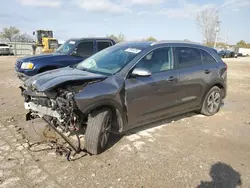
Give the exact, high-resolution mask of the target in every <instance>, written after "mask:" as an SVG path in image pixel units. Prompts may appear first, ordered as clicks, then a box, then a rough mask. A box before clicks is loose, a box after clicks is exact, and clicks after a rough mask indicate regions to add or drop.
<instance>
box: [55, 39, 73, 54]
mask: <svg viewBox="0 0 250 188" xmlns="http://www.w3.org/2000/svg"><path fill="white" fill-rule="evenodd" d="M75 46H76V41H73V40H70V41H66V42H65V43H64V44H62V45H61V46H59V48H57V49H56V51H55V52H57V53H63V54H67V53H68V52H69V51H71V50H72V49H73V48H75Z"/></svg>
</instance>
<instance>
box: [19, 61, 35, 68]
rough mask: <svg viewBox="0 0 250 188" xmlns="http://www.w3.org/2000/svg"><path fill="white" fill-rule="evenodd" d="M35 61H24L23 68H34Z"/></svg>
mask: <svg viewBox="0 0 250 188" xmlns="http://www.w3.org/2000/svg"><path fill="white" fill-rule="evenodd" d="M33 66H34V65H33V63H31V62H24V63H22V66H21V69H33Z"/></svg>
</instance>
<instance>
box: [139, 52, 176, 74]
mask: <svg viewBox="0 0 250 188" xmlns="http://www.w3.org/2000/svg"><path fill="white" fill-rule="evenodd" d="M171 51H172V50H171V48H160V49H156V50H154V51H152V52H150V53H149V54H147V55H146V56H145V57H144V58H143V59H142V60H140V62H139V63H138V64H137V65H136V67H137V68H146V69H148V70H149V71H150V72H151V73H157V72H162V71H167V70H170V69H173V61H172V53H171Z"/></svg>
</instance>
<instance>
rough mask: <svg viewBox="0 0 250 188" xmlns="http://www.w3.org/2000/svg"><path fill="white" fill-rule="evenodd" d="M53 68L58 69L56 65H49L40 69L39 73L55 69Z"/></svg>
mask: <svg viewBox="0 0 250 188" xmlns="http://www.w3.org/2000/svg"><path fill="white" fill-rule="evenodd" d="M53 69H57V67H55V66H48V67H43V68H41V69H40V70H39V73H42V72H45V71H49V70H53Z"/></svg>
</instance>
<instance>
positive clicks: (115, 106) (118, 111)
mask: <svg viewBox="0 0 250 188" xmlns="http://www.w3.org/2000/svg"><path fill="white" fill-rule="evenodd" d="M76 104H77V101H76ZM77 106H78V105H77ZM104 106H106V107H111V108H112V110H113V112H114V113H115V115H116V117H117V122H116V124H117V127H116V128H117V132H118V133H122V132H124V130H126V127H127V126H126V125H127V113H126V109H125V107H124V106H122V105H121V104H119V103H118V102H117V101H115V100H112V99H105V100H99V101H95V102H94V103H92V104H90V105H89V106H86V107H84V109H81V108H80V106H78V107H79V109H81V111H82V113H84V114H90V113H91V112H92V111H94V110H96V109H98V108H102V107H104Z"/></svg>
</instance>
